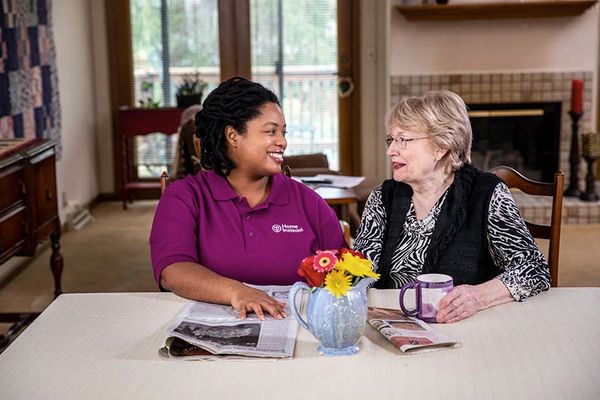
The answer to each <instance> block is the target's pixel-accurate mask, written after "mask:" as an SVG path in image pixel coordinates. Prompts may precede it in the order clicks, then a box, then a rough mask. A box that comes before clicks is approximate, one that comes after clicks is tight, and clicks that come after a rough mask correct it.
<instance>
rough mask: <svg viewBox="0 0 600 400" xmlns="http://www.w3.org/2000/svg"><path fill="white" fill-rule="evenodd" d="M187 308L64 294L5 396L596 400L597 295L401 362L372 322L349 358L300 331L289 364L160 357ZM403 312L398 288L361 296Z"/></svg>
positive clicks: (511, 311) (460, 331) (552, 303)
mask: <svg viewBox="0 0 600 400" xmlns="http://www.w3.org/2000/svg"><path fill="white" fill-rule="evenodd" d="M186 303H187V300H185V299H183V298H181V297H178V296H176V295H174V294H172V293H80V294H63V295H61V296H59V297H58V298H57V299H56V300H55V301H54V302H53V303H51V304H50V305H49V306H48V308H47V309H46V310H45V311H44V312H43V313H42V314H41V315H40V316H39V317H38V318H37V319H36V320H35V321H34V322H33V323H32V324H31V325H30V326H29V327H28V328H27V329H26V330H25V331H24V332H23V333H22V334H21V335H20V336H19V337H18V338H17V339H16V340H15V341H14V342H13V343H12V344H11V345H10V346H9V347H8V348H7V349H6V350H5V351H4V352H3V353H2V354H0V398H1V399H13V400H14V399H47V400H48V399H61V400H65V399H177V398H185V399H236V400H239V399H281V400H283V399H285V400H293V399H302V400H306V399H340V400H341V399H344V400H346V399H400V398H410V399H600V288H562V287H561V288H551V289H550V290H549V291H547V292H544V293H541V294H539V295H537V296H535V297H532V298H529V299H527V300H525V301H523V302H511V303H508V304H504V305H500V306H496V307H492V308H489V309H486V310H482V311H479V312H477V313H476V314H474V315H472V316H471V317H469V318H466V319H464V320H462V321H459V322H456V323H452V324H431V326H432V328H433V329H435V330H438V331H439V332H442V333H444V334H446V335H448V336H450V337H452V338H454V339H456V340H458V341H459V342H460V346H458V347H456V348H446V349H442V350H438V351H432V352H424V353H414V354H409V355H407V354H404V353H402V352H401V351H399V350H398V349H397V348H396V347H394V346H393V345H392V344H391V343H389V342H388V341H387V340H386V339H385V338H384V337H383V336H381V335H380V334H379V332H377V331H376V330H375V329H373V328H372V327H371V326H370V325H368V324H366V325H365V327H364V332H363V336H362V338H361V339H360V342H359V344H358V346H359V348H360V350H359V352H358V353H357V354H356V355H353V356H333V357H332V356H324V355H321V354H319V353H318V352H317V346H318V344H317V341H316V339H315V338H314V337H313V336H312V335H311V334H310V333H309V332H307V331H306V330H304V329H303V328H300V329H299V331H298V336H297V339H296V346H295V351H294V356H293V358H291V359H261V358H247V359H242V360H239V359H236V360H233V359H216V360H202V361H199V360H196V361H182V360H174V359H168V358H163V357H162V356H161V355H159V351H158V350H159V348H160V347H161V346H162V345H163V344H164V339H165V335H166V331H167V328H168V326H169V325H170V323H171V322H172V321H173V320H174V319H175V317H176V316H177V314H178V313H179V312H180V311H181V309H182V308H183V307H184V306H185V304H186ZM368 304H369V305H372V306H378V307H387V308H394V309H398V290H392V289H388V290H378V289H370V290H369V291H368Z"/></svg>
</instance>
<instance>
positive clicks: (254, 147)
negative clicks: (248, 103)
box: [226, 103, 287, 179]
mask: <svg viewBox="0 0 600 400" xmlns="http://www.w3.org/2000/svg"><path fill="white" fill-rule="evenodd" d="M285 129H286V124H285V118H284V117H283V113H282V112H281V108H280V107H279V106H278V105H277V104H275V103H266V104H265V105H263V106H262V107H261V108H260V115H259V116H258V117H256V118H254V119H252V120H250V121H248V122H247V123H246V132H245V133H239V132H237V131H235V130H234V129H233V128H232V127H229V126H228V127H227V129H226V135H227V141H228V149H229V157H230V158H231V159H232V160H233V162H234V163H235V165H236V169H238V170H239V172H242V171H243V172H244V173H246V174H248V176H250V177H252V178H257V179H258V178H262V177H265V176H271V175H275V174H278V173H280V172H281V163H283V152H284V151H285V148H286V147H287V140H286V138H285V133H286V132H285Z"/></svg>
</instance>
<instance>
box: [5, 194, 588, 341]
mask: <svg viewBox="0 0 600 400" xmlns="http://www.w3.org/2000/svg"><path fill="white" fill-rule="evenodd" d="M155 207H156V202H142V201H138V202H134V203H133V204H132V206H131V207H130V208H129V209H128V210H126V211H124V210H122V209H121V204H120V203H117V202H115V203H101V204H99V205H98V206H97V207H96V208H95V209H94V210H92V214H93V215H94V219H95V220H94V222H93V223H91V224H89V225H88V226H86V227H85V228H83V229H82V230H80V231H72V232H67V233H66V234H65V235H64V236H63V238H62V242H61V243H62V253H63V257H64V264H65V269H64V272H63V279H62V282H63V290H64V292H65V293H73V292H136V291H156V290H157V288H156V285H155V283H154V279H153V277H152V270H151V267H150V261H149V257H150V255H149V245H148V235H149V231H150V225H151V223H152V216H153V214H154V209H155ZM562 232H563V235H562V241H561V252H560V273H559V283H560V286H600V261H599V260H600V225H563V230H562ZM540 245H541V247H542V250H543V251H546V246H547V245H546V243H540ZM49 257H50V249H46V250H44V251H43V252H41V253H40V254H39V255H38V256H37V257H36V259H34V260H33V261H31V262H30V263H29V264H28V265H27V266H26V267H25V268H22V269H21V270H20V272H18V273H17V274H14V276H13V277H12V279H10V280H9V281H8V282H6V283H4V284H3V285H2V286H0V312H2V311H4V312H14V311H17V312H20V311H42V310H43V309H44V308H45V307H46V306H47V305H48V304H49V303H50V302H51V301H52V293H53V281H52V277H51V274H50V270H49V262H48V261H49ZM1 328H2V326H0V330H1Z"/></svg>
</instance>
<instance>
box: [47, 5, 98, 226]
mask: <svg viewBox="0 0 600 400" xmlns="http://www.w3.org/2000/svg"><path fill="white" fill-rule="evenodd" d="M52 5H53V24H54V39H55V43H56V56H57V60H56V61H57V69H58V88H59V93H60V103H61V118H62V158H61V159H60V161H58V163H57V186H58V194H59V212H60V217H61V221H62V222H63V223H64V222H66V216H67V214H68V213H69V212H70V211H71V210H72V207H73V206H74V205H75V204H86V203H89V202H90V201H91V200H92V199H94V198H95V197H96V195H97V194H98V179H97V174H96V134H95V130H96V119H95V114H96V104H95V101H96V93H95V88H94V62H93V58H92V53H91V51H90V48H91V46H92V34H91V30H90V24H91V8H90V2H88V1H81V0H60V1H54V2H52ZM67 203H68V204H67Z"/></svg>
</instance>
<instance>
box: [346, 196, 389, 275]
mask: <svg viewBox="0 0 600 400" xmlns="http://www.w3.org/2000/svg"><path fill="white" fill-rule="evenodd" d="M385 214H386V213H385V207H384V206H383V201H382V199H381V186H378V187H376V188H375V189H373V191H372V192H371V194H370V195H369V198H368V199H367V203H366V204H365V209H364V211H363V215H362V219H361V222H360V225H359V227H358V230H357V232H356V239H355V240H354V246H353V248H354V250H356V251H360V252H361V253H363V254H364V255H365V256H366V257H367V258H368V259H369V260H371V261H372V262H373V269H374V270H375V271H377V268H378V264H379V258H380V257H381V248H382V246H383V236H384V232H385V226H386V215H385Z"/></svg>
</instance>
